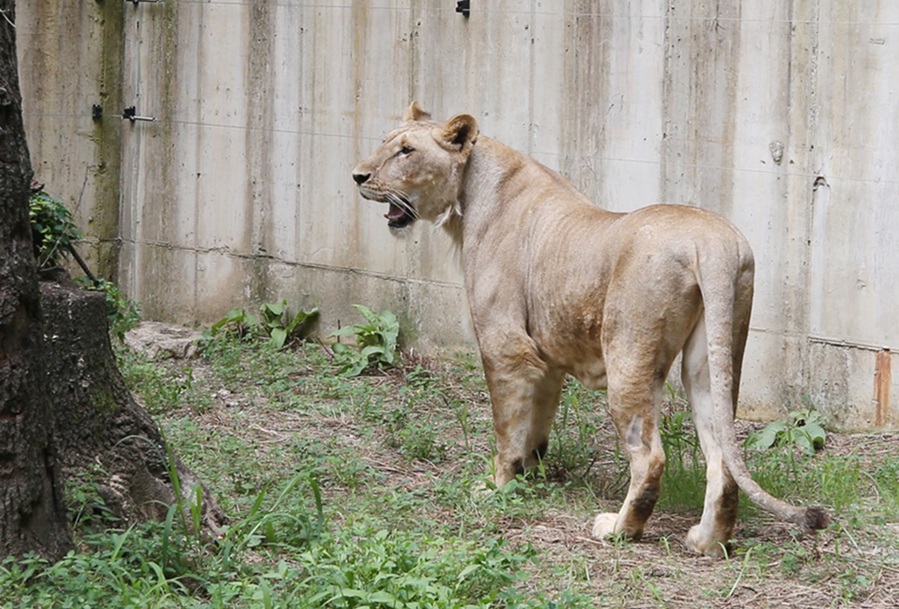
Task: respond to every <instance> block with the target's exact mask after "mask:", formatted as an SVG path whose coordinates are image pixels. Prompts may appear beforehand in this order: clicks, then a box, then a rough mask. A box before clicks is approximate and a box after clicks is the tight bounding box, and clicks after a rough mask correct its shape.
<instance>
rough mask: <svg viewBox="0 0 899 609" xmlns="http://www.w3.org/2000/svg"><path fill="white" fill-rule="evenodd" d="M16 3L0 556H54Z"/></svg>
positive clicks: (2, 105) (4, 267) (66, 543)
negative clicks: (16, 30)
mask: <svg viewBox="0 0 899 609" xmlns="http://www.w3.org/2000/svg"><path fill="white" fill-rule="evenodd" d="M13 23H15V7H14V4H13V2H12V0H0V555H6V554H22V553H24V552H27V551H34V552H38V553H40V554H43V555H44V556H47V557H48V558H51V559H55V558H59V557H61V556H62V555H63V554H64V553H65V552H66V551H67V550H68V549H69V548H70V547H71V544H72V541H71V537H70V535H69V531H68V526H67V522H66V512H65V506H64V504H63V500H62V492H61V491H62V488H61V484H60V475H59V468H58V465H57V460H56V451H55V448H54V444H53V428H52V421H53V418H52V412H51V404H50V402H49V401H48V400H46V399H45V394H44V391H43V389H44V378H45V377H44V369H43V365H42V364H43V362H44V358H43V357H42V346H43V332H42V328H41V307H40V292H39V290H38V281H37V274H36V269H35V261H34V255H33V253H32V249H31V225H30V222H29V219H28V197H29V194H30V186H31V175H32V172H31V163H30V160H29V157H28V147H27V145H26V143H25V130H24V126H23V124H22V101H21V95H20V93H19V76H18V67H17V63H16V44H15V28H14V27H13V25H12V24H13Z"/></svg>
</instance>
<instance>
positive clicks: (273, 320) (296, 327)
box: [209, 299, 318, 349]
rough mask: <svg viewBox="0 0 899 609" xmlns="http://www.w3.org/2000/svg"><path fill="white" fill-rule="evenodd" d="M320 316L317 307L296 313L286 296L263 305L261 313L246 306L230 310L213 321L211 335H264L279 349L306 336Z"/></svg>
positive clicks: (239, 336) (248, 336)
mask: <svg viewBox="0 0 899 609" xmlns="http://www.w3.org/2000/svg"><path fill="white" fill-rule="evenodd" d="M317 320H318V309H317V308H313V309H310V310H308V311H303V310H301V311H298V312H296V313H292V312H291V310H290V309H289V307H288V306H287V301H286V300H283V299H282V300H280V301H279V302H273V303H263V304H262V305H260V306H259V315H253V314H251V313H248V312H247V310H246V309H243V308H236V309H232V310H230V311H228V313H226V314H225V316H224V317H222V318H221V319H220V320H218V321H217V322H215V323H214V324H212V327H211V328H210V329H209V336H210V337H214V336H218V335H220V334H225V335H231V336H237V337H238V338H251V337H264V338H268V339H269V341H270V342H271V344H272V345H273V346H274V347H275V349H282V348H284V347H285V346H289V345H295V344H297V343H299V342H301V341H303V340H305V339H306V338H307V337H308V336H309V334H310V333H311V332H312V328H313V327H314V325H315V322H316V321H317Z"/></svg>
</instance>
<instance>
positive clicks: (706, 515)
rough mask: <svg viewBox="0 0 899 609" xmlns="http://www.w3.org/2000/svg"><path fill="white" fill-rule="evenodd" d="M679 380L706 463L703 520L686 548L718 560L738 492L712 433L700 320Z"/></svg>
mask: <svg viewBox="0 0 899 609" xmlns="http://www.w3.org/2000/svg"><path fill="white" fill-rule="evenodd" d="M682 369H683V372H682V375H681V378H682V380H683V383H684V389H686V391H687V397H688V398H689V400H690V403H691V404H692V406H693V413H694V414H693V420H694V422H695V424H696V432H697V434H698V435H699V443H700V445H701V447H702V452H703V455H705V460H706V468H707V470H706V491H705V502H704V506H703V510H702V518H701V520H700V522H699V524H698V525H696V526H694V527H692V528H691V529H690V532H689V533H688V534H687V540H686V541H687V547H688V548H690V549H691V550H693V551H694V552H697V553H699V554H705V555H707V556H715V557H719V556H722V555H724V554H725V553H726V552H727V551H728V547H729V546H728V544H729V541H730V538H731V535H732V534H733V530H734V526H735V524H736V521H737V507H738V499H739V497H738V496H739V491H738V487H737V484H736V482H735V481H734V479H733V477H732V476H731V474H730V471H728V469H727V466H726V465H725V464H724V456H723V453H722V450H721V444H720V442H719V441H718V438H717V436H716V434H715V429H714V424H715V423H714V403H713V401H712V394H711V388H710V387H711V385H710V378H709V365H708V342H707V340H706V332H705V321H704V320H702V319H700V321H699V323H698V324H697V326H696V329H695V330H694V331H693V333H692V335H691V336H690V338H689V340H688V341H687V344H686V346H685V347H684V358H683V365H682Z"/></svg>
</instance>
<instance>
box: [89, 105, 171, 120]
mask: <svg viewBox="0 0 899 609" xmlns="http://www.w3.org/2000/svg"><path fill="white" fill-rule="evenodd" d="M104 116H105V115H104V114H103V106H101V105H100V104H94V105H93V106H91V118H92V119H94V120H95V121H98V120H100V119H101V118H103V117H104ZM111 116H115V117H116V118H121V119H122V120H124V119H128V120H129V121H131V122H132V123H133V122H134V121H148V122H156V117H155V116H138V115H137V109H136V108H135V107H134V106H128V107H127V108H125V109H124V110H123V111H122V113H121V114H114V115H111Z"/></svg>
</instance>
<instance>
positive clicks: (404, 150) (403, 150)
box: [400, 146, 415, 155]
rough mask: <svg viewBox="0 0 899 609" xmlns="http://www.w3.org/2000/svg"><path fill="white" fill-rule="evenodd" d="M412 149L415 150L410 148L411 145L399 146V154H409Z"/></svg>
mask: <svg viewBox="0 0 899 609" xmlns="http://www.w3.org/2000/svg"><path fill="white" fill-rule="evenodd" d="M413 150H415V148H412V147H411V146H403V147H402V148H400V154H405V155H409V154H412V151H413Z"/></svg>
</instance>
